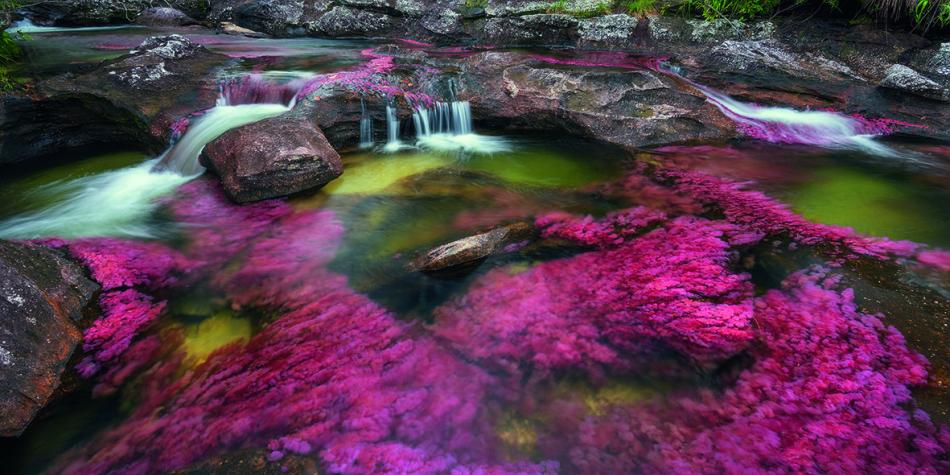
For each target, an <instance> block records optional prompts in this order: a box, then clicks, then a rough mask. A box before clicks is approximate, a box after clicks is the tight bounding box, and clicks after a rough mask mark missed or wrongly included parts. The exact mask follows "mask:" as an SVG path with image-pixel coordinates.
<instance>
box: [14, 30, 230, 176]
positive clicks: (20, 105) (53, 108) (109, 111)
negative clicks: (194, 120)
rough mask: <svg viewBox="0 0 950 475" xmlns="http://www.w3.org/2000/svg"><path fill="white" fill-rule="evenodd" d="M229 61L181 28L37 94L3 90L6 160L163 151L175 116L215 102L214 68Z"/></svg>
mask: <svg viewBox="0 0 950 475" xmlns="http://www.w3.org/2000/svg"><path fill="white" fill-rule="evenodd" d="M227 61H228V58H227V57H226V56H223V55H219V54H216V53H212V52H210V51H208V50H207V49H205V48H204V47H203V46H200V45H198V44H195V43H193V42H191V41H190V40H188V39H187V38H185V37H183V36H180V35H169V36H163V37H151V38H147V39H146V40H145V41H143V42H142V44H141V45H139V46H138V47H136V48H135V49H133V50H132V51H131V52H130V53H129V54H127V55H124V56H122V57H119V58H116V59H113V60H109V61H105V62H103V63H102V64H101V65H99V66H98V67H96V68H94V69H92V70H91V71H88V72H85V73H83V74H78V75H77V74H70V73H67V74H64V75H61V76H57V77H55V78H51V79H49V80H46V81H43V82H40V83H39V84H37V86H36V91H37V94H35V95H30V96H5V97H4V98H3V99H2V107H0V165H3V164H7V163H32V164H36V163H39V162H41V161H42V160H46V159H50V158H57V157H62V156H69V155H79V154H81V153H83V152H86V151H97V150H101V149H102V148H109V147H112V148H115V147H123V148H130V147H131V148H139V149H145V150H148V151H151V152H157V151H159V150H161V149H162V148H164V147H165V146H166V145H167V144H168V139H169V137H170V135H171V129H170V126H171V124H172V123H173V122H174V121H175V120H177V119H178V118H180V117H183V116H187V115H188V114H190V113H192V112H194V111H196V110H202V109H208V108H210V107H213V106H214V104H215V101H216V99H217V96H218V87H217V81H216V78H215V74H214V72H215V71H216V70H217V69H218V68H219V67H220V66H221V65H222V64H224V63H225V62H227Z"/></svg>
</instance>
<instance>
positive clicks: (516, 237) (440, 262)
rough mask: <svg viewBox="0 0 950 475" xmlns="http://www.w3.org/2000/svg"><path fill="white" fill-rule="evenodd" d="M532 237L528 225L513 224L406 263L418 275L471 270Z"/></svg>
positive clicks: (451, 244)
mask: <svg viewBox="0 0 950 475" xmlns="http://www.w3.org/2000/svg"><path fill="white" fill-rule="evenodd" d="M534 234H535V229H534V226H532V225H531V224H529V223H514V224H509V225H506V226H501V227H497V228H494V229H492V230H491V231H488V232H484V233H481V234H476V235H474V236H469V237H466V238H462V239H459V240H456V241H452V242H450V243H448V244H443V245H441V246H439V247H436V248H434V249H431V250H429V251H428V252H426V253H425V254H422V255H421V256H418V257H416V258H415V259H413V260H412V262H410V263H409V269H410V270H413V271H421V272H428V273H432V272H449V271H458V270H464V269H467V268H472V267H474V266H476V265H477V264H479V263H480V262H482V261H483V260H484V259H486V258H487V257H489V256H491V255H493V254H497V253H501V252H505V251H506V249H508V248H509V246H512V247H516V246H518V245H519V244H521V243H524V242H527V241H529V240H530V239H532V237H533V236H534Z"/></svg>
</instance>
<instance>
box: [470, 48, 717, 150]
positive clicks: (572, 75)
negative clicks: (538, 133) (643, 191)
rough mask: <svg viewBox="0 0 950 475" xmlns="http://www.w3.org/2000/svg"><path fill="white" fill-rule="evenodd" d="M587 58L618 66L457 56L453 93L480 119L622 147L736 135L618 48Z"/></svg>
mask: <svg viewBox="0 0 950 475" xmlns="http://www.w3.org/2000/svg"><path fill="white" fill-rule="evenodd" d="M592 61H593V62H598V64H605V65H610V64H612V63H611V61H616V62H617V65H618V66H617V67H616V68H613V67H610V68H596V67H595V68H590V67H585V66H579V67H578V66H572V65H571V64H570V61H563V62H561V61H559V60H558V59H556V58H553V57H543V56H541V57H535V56H525V55H520V54H515V53H500V52H486V53H480V54H477V55H473V56H471V57H469V58H466V59H465V60H464V61H462V62H461V63H460V66H461V71H460V76H459V84H460V85H461V86H462V87H461V88H460V89H461V90H460V93H459V94H460V96H462V97H464V98H465V99H469V100H470V101H471V104H472V113H473V115H474V117H475V118H476V119H477V120H479V121H480V122H483V123H489V124H491V125H495V126H498V127H507V128H513V129H523V130H561V131H563V132H566V133H570V134H574V135H579V136H583V137H588V138H591V139H595V140H598V141H601V142H605V143H610V144H615V145H619V146H623V147H628V148H633V147H644V146H649V145H659V144H668V143H674V142H680V141H686V140H702V139H705V140H709V139H723V138H728V137H733V136H735V129H734V125H733V123H732V121H730V120H729V119H727V118H726V117H725V116H723V115H722V114H721V113H720V112H719V111H718V110H717V109H716V108H715V107H714V106H712V105H711V104H708V103H707V102H706V99H705V97H704V96H703V95H702V94H700V93H699V92H698V91H696V90H694V89H692V88H691V87H688V86H687V85H686V84H683V83H681V82H679V81H675V80H674V79H672V78H670V77H668V76H666V75H663V74H660V73H658V72H655V71H651V70H648V69H645V68H644V69H628V68H627V67H620V66H621V65H624V61H627V58H625V57H621V56H611V57H607V58H601V57H595V58H594V59H593V60H592ZM552 63H553V64H552Z"/></svg>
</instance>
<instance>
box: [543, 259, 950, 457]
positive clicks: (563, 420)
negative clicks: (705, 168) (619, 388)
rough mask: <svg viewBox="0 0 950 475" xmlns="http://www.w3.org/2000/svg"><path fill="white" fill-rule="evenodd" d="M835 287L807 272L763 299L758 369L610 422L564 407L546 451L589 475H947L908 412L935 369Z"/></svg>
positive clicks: (928, 429) (608, 417)
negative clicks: (914, 391) (914, 392)
mask: <svg viewBox="0 0 950 475" xmlns="http://www.w3.org/2000/svg"><path fill="white" fill-rule="evenodd" d="M835 287H836V279H834V278H825V277H824V274H823V272H803V273H798V274H795V275H792V276H791V277H789V279H788V280H787V281H786V282H785V283H784V284H783V287H782V289H780V290H779V289H776V290H770V291H769V292H767V293H766V294H765V295H764V296H762V297H761V298H757V299H756V304H755V309H756V312H755V313H756V321H757V322H758V324H759V329H758V331H757V334H758V335H757V340H758V343H757V344H756V345H753V346H751V347H750V349H749V352H750V356H751V357H752V358H753V359H754V361H755V362H754V363H753V365H752V366H751V367H750V368H749V369H747V370H745V371H744V372H742V373H741V375H740V376H739V379H738V381H736V382H735V384H734V385H732V386H731V387H729V388H728V389H726V390H724V391H721V392H716V391H712V390H701V391H699V392H697V393H696V394H695V395H691V396H685V397H673V398H670V399H668V400H666V401H663V400H653V401H648V402H643V403H638V404H619V405H615V406H614V407H613V408H612V409H610V410H609V411H608V412H607V413H606V414H604V415H586V414H585V412H584V411H583V410H578V406H577V405H576V403H574V404H573V406H572V403H570V401H561V402H558V403H556V404H554V405H553V406H552V407H551V410H549V411H547V412H546V413H548V414H550V415H552V416H553V420H551V423H550V424H551V428H552V430H553V429H554V428H561V431H558V432H553V431H552V432H551V436H552V437H550V438H548V439H547V440H545V441H543V442H542V443H541V445H542V446H543V447H544V448H543V449H542V451H543V452H544V453H546V454H548V455H550V456H552V457H556V458H561V459H566V461H565V463H566V464H567V468H572V469H573V470H575V471H577V472H579V473H639V472H646V473H683V474H686V473H772V472H774V471H775V470H780V471H782V472H788V473H871V472H873V473H925V474H937V473H943V472H945V471H946V469H947V468H948V467H947V465H946V462H945V461H943V460H942V457H943V456H945V455H946V442H947V438H946V435H947V434H946V433H945V432H944V433H942V434H941V433H940V432H939V431H938V430H937V429H936V428H935V427H934V426H933V425H932V424H931V423H930V421H929V418H928V417H927V415H926V414H924V413H923V412H922V411H919V410H917V411H914V410H907V409H905V408H903V407H902V405H904V404H906V403H907V402H909V401H910V399H911V395H910V391H909V390H908V386H910V385H916V384H922V383H924V382H925V381H926V374H927V373H926V370H925V365H926V361H925V360H924V359H923V358H922V357H921V356H920V355H917V354H915V353H914V352H912V351H910V350H908V349H907V347H906V344H905V342H904V339H903V337H902V336H901V335H900V333H899V332H897V330H895V329H894V328H893V327H888V326H886V325H884V324H883V323H882V322H881V320H880V316H875V315H867V314H864V313H861V312H860V311H858V310H857V308H856V306H855V304H854V300H853V296H852V293H851V291H850V290H843V291H839V290H835ZM563 428H570V429H569V430H566V431H565V430H563ZM565 435H567V440H565Z"/></svg>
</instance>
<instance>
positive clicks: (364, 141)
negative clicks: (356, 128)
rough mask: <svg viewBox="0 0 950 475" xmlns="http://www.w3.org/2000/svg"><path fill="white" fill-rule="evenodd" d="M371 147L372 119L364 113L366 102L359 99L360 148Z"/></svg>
mask: <svg viewBox="0 0 950 475" xmlns="http://www.w3.org/2000/svg"><path fill="white" fill-rule="evenodd" d="M372 146H373V117H372V116H370V115H369V113H368V112H366V101H365V100H364V99H363V98H362V97H361V98H360V148H372Z"/></svg>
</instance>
